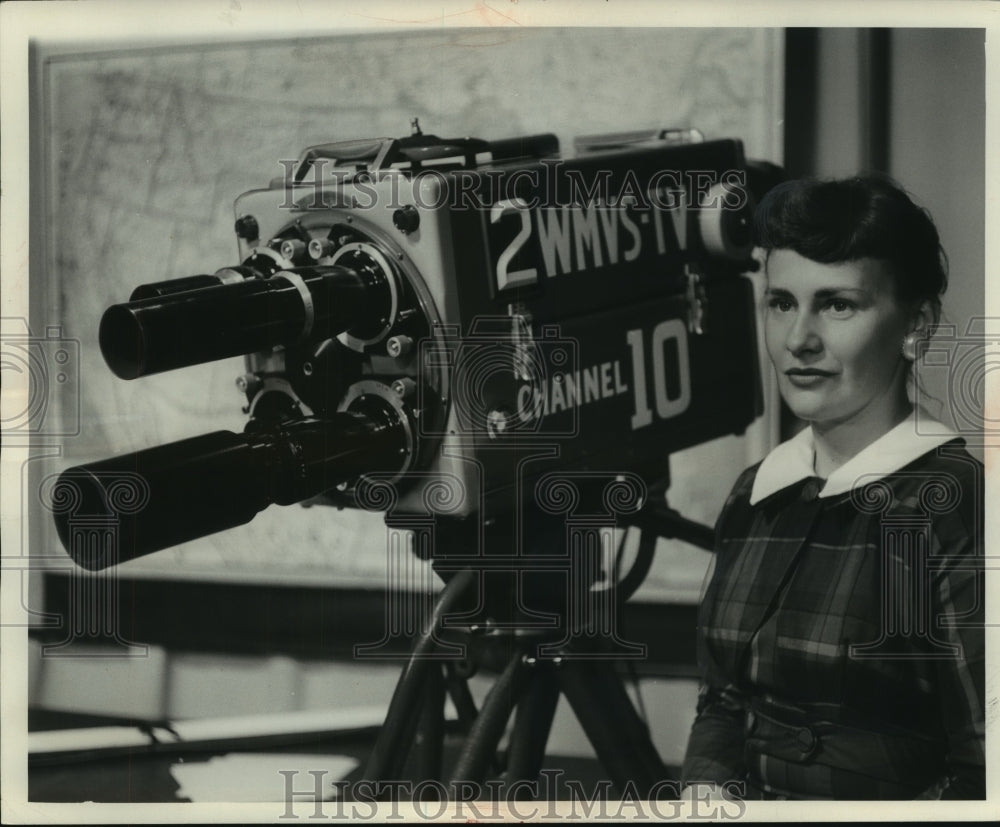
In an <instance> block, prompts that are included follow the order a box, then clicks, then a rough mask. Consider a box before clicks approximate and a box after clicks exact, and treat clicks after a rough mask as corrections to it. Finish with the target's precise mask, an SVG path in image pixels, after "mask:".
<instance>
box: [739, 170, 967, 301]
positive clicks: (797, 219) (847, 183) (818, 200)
mask: <svg viewBox="0 0 1000 827" xmlns="http://www.w3.org/2000/svg"><path fill="white" fill-rule="evenodd" d="M754 237H755V240H756V243H757V245H758V246H759V247H761V248H763V249H764V250H766V251H767V253H768V254H770V252H771V251H772V250H794V251H795V252H796V253H798V254H799V255H800V256H803V257H805V258H808V259H811V260H812V261H815V262H819V263H820V264H837V263H841V262H846V261H856V260H858V259H863V258H872V259H878V260H880V261H883V262H885V263H886V264H887V265H888V268H889V272H890V274H891V275H892V278H893V282H894V285H895V289H896V298H897V299H898V300H899V301H900V302H903V303H905V304H909V303H911V302H913V303H915V304H919V303H920V302H923V301H927V302H930V304H931V307H932V309H933V311H934V315H935V320H936V318H937V316H938V314H939V313H940V309H941V294H942V293H944V291H945V289H946V288H947V286H948V259H947V256H946V255H945V252H944V250H943V249H942V247H941V242H940V239H939V238H938V231H937V228H936V227H935V226H934V222H933V220H932V219H931V217H930V214H929V213H928V212H927V210H925V209H923V208H922V207H919V206H917V205H916V204H914V203H913V201H912V200H911V199H910V197H909V195H907V194H906V192H904V191H903V189H902V187H900V186H899V185H898V184H897V183H895V182H894V181H892V180H891V179H889V178H885V177H880V176H857V177H854V178H846V179H843V180H830V181H821V180H815V179H809V178H806V179H799V180H795V181H785V182H783V183H781V184H778V185H777V186H776V187H774V188H773V189H771V190H770V191H769V192H768V193H767V195H765V196H764V198H763V199H762V200H761V202H760V205H759V206H758V207H757V211H756V213H755V214H754Z"/></svg>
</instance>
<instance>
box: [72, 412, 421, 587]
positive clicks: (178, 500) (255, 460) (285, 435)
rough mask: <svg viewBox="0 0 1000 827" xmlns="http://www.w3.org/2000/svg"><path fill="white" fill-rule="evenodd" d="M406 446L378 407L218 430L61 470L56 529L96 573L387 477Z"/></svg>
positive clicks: (396, 426) (78, 558)
mask: <svg viewBox="0 0 1000 827" xmlns="http://www.w3.org/2000/svg"><path fill="white" fill-rule="evenodd" d="M369 413H370V414H371V415H369ZM405 448H406V438H405V433H404V431H403V428H402V426H401V425H400V424H399V423H398V422H397V421H394V420H392V419H390V418H389V417H388V416H385V415H381V414H380V412H379V411H377V410H373V411H371V412H366V413H354V412H349V413H338V414H335V415H334V416H333V417H331V418H330V419H326V420H315V419H308V420H299V421H296V422H289V423H285V424H283V425H281V426H274V427H269V428H267V429H262V430H259V431H248V432H246V433H243V434H235V433H232V432H231V431H216V432H214V433H210V434H205V435H203V436H197V437H194V438H192V439H185V440H181V441H180V442H174V443H171V444H169V445H161V446H158V447H156V448H149V449H147V450H144V451H138V452H136V453H134V454H127V455H123V456H119V457H114V458H112V459H107V460H103V461H101V462H95V463H91V464H89V465H80V466H76V467H74V468H70V469H68V470H66V471H64V472H63V473H62V474H61V475H60V477H59V479H58V481H57V482H56V488H55V489H54V491H53V502H56V503H59V504H60V507H59V508H58V509H56V529H57V531H58V533H59V538H60V540H62V543H63V545H64V546H65V547H66V550H67V551H68V552H69V554H70V556H71V557H72V558H73V559H74V560H75V561H76V562H77V563H78V564H79V565H80V566H83V567H84V568H87V569H92V570H96V569H103V568H107V567H108V566H111V565H114V564H116V563H121V562H124V561H126V560H130V559H132V558H134V557H141V556H142V555H145V554H151V553H152V552H154V551H159V550H160V549H164V548H168V547H170V546H174V545H177V544H179V543H184V542H188V541H189V540H194V539H196V538H198V537H204V536H206V535H208V534H213V533H215V532H217V531H223V530H224V529H228V528H233V527H235V526H238V525H242V524H244V523H247V522H249V521H250V520H251V519H253V517H254V515H256V514H257V513H258V512H259V511H262V510H263V509H264V508H266V507H267V506H268V505H270V504H271V503H279V504H281V505H289V504H291V503H295V502H300V501H301V500H304V499H307V498H308V497H312V496H315V495H316V494H319V493H320V492H322V491H326V490H328V489H330V488H333V487H335V486H337V485H339V484H340V483H342V482H347V481H351V480H353V479H356V478H357V477H358V476H360V475H361V474H362V473H365V472H368V473H375V472H379V471H393V470H395V469H397V468H398V467H399V466H400V464H401V458H402V452H404V451H405ZM109 527H113V528H114V529H115V530H113V531H109V530H108V528H109Z"/></svg>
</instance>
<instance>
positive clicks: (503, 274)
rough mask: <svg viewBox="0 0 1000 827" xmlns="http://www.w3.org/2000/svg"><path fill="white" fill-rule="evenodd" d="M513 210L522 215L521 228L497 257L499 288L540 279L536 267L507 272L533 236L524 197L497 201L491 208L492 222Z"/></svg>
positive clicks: (531, 282)
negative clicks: (511, 262)
mask: <svg viewBox="0 0 1000 827" xmlns="http://www.w3.org/2000/svg"><path fill="white" fill-rule="evenodd" d="M511 212H516V213H518V214H519V215H520V216H521V230H520V232H519V233H518V234H517V235H516V236H515V237H514V240H513V241H511V243H510V244H508V245H507V247H506V248H505V249H504V251H503V252H502V253H500V257H499V258H498V259H497V290H506V289H507V288H510V287H520V286H521V285H523V284H534V283H535V282H536V281H538V271H537V270H536V269H535V268H534V267H525V268H523V269H521V270H514V271H512V272H509V273H508V272H507V267H508V266H509V265H510V260H511V259H512V258H514V256H516V255H517V254H518V252H519V251H520V249H521V248H522V247H523V246H524V243H525V242H526V241H527V240H528V239H529V238H531V214H530V213H529V212H528V205H527V204H526V203H525V201H524V199H523V198H512V199H505V200H503V201H497V203H496V204H494V205H493V206H492V207H491V208H490V223H491V224H496V223H497V222H498V221H499V220H500V219H501V217H502V216H504V215H507V214H508V213H511Z"/></svg>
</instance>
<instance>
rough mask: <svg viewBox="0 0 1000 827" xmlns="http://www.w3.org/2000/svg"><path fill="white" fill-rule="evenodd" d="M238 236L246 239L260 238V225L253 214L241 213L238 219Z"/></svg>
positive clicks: (236, 226)
mask: <svg viewBox="0 0 1000 827" xmlns="http://www.w3.org/2000/svg"><path fill="white" fill-rule="evenodd" d="M234 229H235V230H236V237H237V238H242V239H243V240H244V241H256V240H257V239H258V238H260V225H259V224H258V223H257V219H256V218H254V217H253V216H252V215H241V216H240V217H239V218H237V219H236V225H235V227H234Z"/></svg>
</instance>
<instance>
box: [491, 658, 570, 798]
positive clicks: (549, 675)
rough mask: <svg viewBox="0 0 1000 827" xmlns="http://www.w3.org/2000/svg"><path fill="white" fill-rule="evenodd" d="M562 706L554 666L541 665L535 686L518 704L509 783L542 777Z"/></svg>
mask: <svg viewBox="0 0 1000 827" xmlns="http://www.w3.org/2000/svg"><path fill="white" fill-rule="evenodd" d="M558 703H559V679H558V677H557V676H556V674H555V672H554V670H553V669H552V668H551V664H547V663H545V664H542V663H539V664H537V665H536V667H535V672H534V674H533V675H532V680H531V683H530V685H529V686H528V688H527V690H526V691H525V693H524V697H523V698H521V701H520V703H519V704H518V705H517V717H516V718H515V719H514V729H513V731H512V732H511V734H510V746H509V747H508V749H507V770H506V772H505V773H504V775H505V777H506V779H507V781H508V782H509V783H511V782H514V781H519V780H522V779H523V780H527V781H534V780H535V779H537V778H538V775H539V773H541V771H542V763H543V762H544V760H545V746H546V744H547V743H548V740H549V732H550V731H551V729H552V719H553V718H554V717H555V714H556V705H557V704H558Z"/></svg>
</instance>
